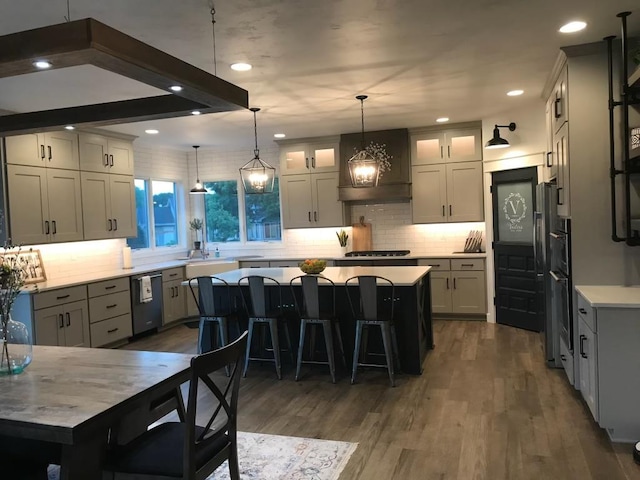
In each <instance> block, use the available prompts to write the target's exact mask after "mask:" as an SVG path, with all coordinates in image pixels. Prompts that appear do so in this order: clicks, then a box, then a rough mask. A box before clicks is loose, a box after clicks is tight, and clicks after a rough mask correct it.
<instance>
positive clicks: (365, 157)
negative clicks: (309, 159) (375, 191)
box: [347, 95, 380, 187]
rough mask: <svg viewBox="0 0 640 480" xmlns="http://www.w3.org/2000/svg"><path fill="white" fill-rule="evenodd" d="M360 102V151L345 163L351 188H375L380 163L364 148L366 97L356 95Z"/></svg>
mask: <svg viewBox="0 0 640 480" xmlns="http://www.w3.org/2000/svg"><path fill="white" fill-rule="evenodd" d="M356 99H357V100H360V113H361V117H362V139H361V149H360V151H359V152H358V153H356V154H355V155H354V156H353V157H351V158H350V159H349V161H348V162H347V166H348V167H349V175H350V176H351V185H352V186H353V187H377V186H378V178H379V176H380V163H379V161H378V159H377V158H374V157H373V155H371V154H370V153H369V152H368V151H367V150H365V147H364V101H365V100H366V99H367V96H366V95H358V96H357V97H356Z"/></svg>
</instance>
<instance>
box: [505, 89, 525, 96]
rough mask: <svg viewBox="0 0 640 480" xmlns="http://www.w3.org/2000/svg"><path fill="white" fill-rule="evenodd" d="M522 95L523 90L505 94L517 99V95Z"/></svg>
mask: <svg viewBox="0 0 640 480" xmlns="http://www.w3.org/2000/svg"><path fill="white" fill-rule="evenodd" d="M523 93H524V90H511V91H509V92H507V95H509V96H510V97H517V96H518V95H522V94H523Z"/></svg>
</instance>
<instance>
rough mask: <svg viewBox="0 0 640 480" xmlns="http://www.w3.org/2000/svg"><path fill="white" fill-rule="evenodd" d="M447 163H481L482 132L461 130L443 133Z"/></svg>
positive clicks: (472, 129) (469, 129) (474, 129)
mask: <svg viewBox="0 0 640 480" xmlns="http://www.w3.org/2000/svg"><path fill="white" fill-rule="evenodd" d="M445 141H446V152H445V156H446V159H447V162H474V161H482V130H481V129H480V128H461V129H457V130H447V131H446V132H445Z"/></svg>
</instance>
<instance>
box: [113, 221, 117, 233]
mask: <svg viewBox="0 0 640 480" xmlns="http://www.w3.org/2000/svg"><path fill="white" fill-rule="evenodd" d="M113 230H114V231H115V230H118V219H117V218H114V219H113Z"/></svg>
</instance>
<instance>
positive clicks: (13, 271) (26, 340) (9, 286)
mask: <svg viewBox="0 0 640 480" xmlns="http://www.w3.org/2000/svg"><path fill="white" fill-rule="evenodd" d="M19 253H20V248H17V249H15V248H14V247H12V246H5V248H4V253H3V254H2V257H1V260H2V263H1V264H0V375H15V374H18V373H21V372H22V371H23V370H24V369H25V368H26V367H27V366H28V365H29V364H30V363H31V359H32V357H33V346H32V340H31V336H30V335H29V329H28V328H27V326H26V325H25V324H24V323H22V322H20V321H17V320H14V319H13V318H12V317H11V309H12V308H13V303H14V302H15V300H16V298H17V297H18V295H19V294H20V289H21V288H22V286H23V285H24V283H25V271H24V269H23V268H22V265H21V264H20V260H19V255H18V254H19Z"/></svg>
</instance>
